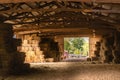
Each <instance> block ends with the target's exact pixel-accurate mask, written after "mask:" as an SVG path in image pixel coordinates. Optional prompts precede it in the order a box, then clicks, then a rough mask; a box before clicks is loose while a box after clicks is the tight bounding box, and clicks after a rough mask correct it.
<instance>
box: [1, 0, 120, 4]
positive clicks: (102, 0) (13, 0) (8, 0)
mask: <svg viewBox="0 0 120 80" xmlns="http://www.w3.org/2000/svg"><path fill="white" fill-rule="evenodd" d="M40 1H74V2H88V3H90V2H96V3H120V0H0V4H1V3H20V2H40Z"/></svg>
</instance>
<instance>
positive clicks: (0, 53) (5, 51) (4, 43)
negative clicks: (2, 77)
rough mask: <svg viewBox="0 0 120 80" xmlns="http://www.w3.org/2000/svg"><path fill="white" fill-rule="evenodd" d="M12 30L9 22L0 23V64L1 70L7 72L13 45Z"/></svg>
mask: <svg viewBox="0 0 120 80" xmlns="http://www.w3.org/2000/svg"><path fill="white" fill-rule="evenodd" d="M12 37H13V31H12V26H11V25H10V24H0V60H1V61H0V64H1V65H0V66H1V68H2V72H5V73H7V72H9V69H10V66H11V64H10V62H11V59H12V57H11V55H12V52H13V51H14V48H12V47H13V39H12Z"/></svg>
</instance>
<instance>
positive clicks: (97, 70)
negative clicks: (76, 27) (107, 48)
mask: <svg viewBox="0 0 120 80" xmlns="http://www.w3.org/2000/svg"><path fill="white" fill-rule="evenodd" d="M30 67H31V69H32V70H31V71H29V72H28V73H26V74H25V73H23V74H19V75H7V76H0V80H120V65H118V64H83V63H80V62H55V63H37V64H35V63H31V64H30ZM25 72H26V71H25Z"/></svg>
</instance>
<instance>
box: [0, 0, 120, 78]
mask: <svg viewBox="0 0 120 80" xmlns="http://www.w3.org/2000/svg"><path fill="white" fill-rule="evenodd" d="M119 10H120V0H0V73H1V74H2V75H6V74H9V73H10V74H12V73H14V72H15V73H18V72H19V73H20V72H21V71H25V72H27V71H28V72H29V70H28V69H30V66H31V65H32V66H33V67H35V66H36V65H41V66H45V67H44V68H46V70H48V66H47V67H46V65H48V64H49V66H52V67H53V66H56V65H58V66H67V65H68V66H69V67H70V65H75V66H76V67H77V68H78V67H79V66H81V67H82V68H85V66H82V65H83V64H94V65H99V66H98V67H100V66H102V65H103V66H105V67H106V68H107V67H108V68H109V69H110V68H112V69H113V70H114V71H116V72H117V74H120V73H119V72H118V71H119V70H120V68H118V67H119V63H120V11H119ZM66 37H70V38H71V37H88V38H89V51H88V55H87V56H86V58H85V60H83V61H81V59H79V60H78V61H74V60H73V62H74V63H71V62H67V61H66V60H65V59H64V57H66V56H63V55H64V53H65V50H64V38H66ZM76 64H80V65H79V66H78V65H76ZM81 64H82V65H81ZM105 64H107V65H105ZM113 64H118V65H115V66H114V65H113ZM68 66H67V67H66V68H67V69H68ZM89 67H90V68H92V70H94V69H95V68H96V66H91V65H89ZM113 67H114V68H113ZM41 69H42V70H43V68H41ZM54 69H55V68H54ZM101 69H103V70H104V69H105V68H103V67H102V68H101ZM109 69H108V70H109ZM116 69H117V70H116ZM46 70H45V71H41V72H42V73H44V72H46ZM61 70H63V71H64V69H61ZM87 70H88V71H89V69H88V68H87ZM92 70H91V71H92ZM48 71H49V70H48ZM55 71H57V69H55ZM36 72H37V71H36ZM41 72H40V73H41ZM53 72H54V70H53ZM68 72H72V71H68ZM116 72H115V74H116ZM42 73H41V75H47V74H48V73H47V74H45V73H44V74H42ZM57 74H58V73H57ZM60 74H62V72H60ZM101 74H102V72H101ZM106 74H107V72H106ZM88 76H93V75H90V73H89V74H88ZM106 76H107V75H106ZM108 76H110V75H108ZM41 77H42V76H41ZM83 77H85V76H84V75H82V78H83ZM116 77H117V78H116ZM116 77H115V76H114V78H115V79H108V78H107V79H108V80H119V79H120V77H118V76H117V75H116ZM2 78H3V77H1V80H7V79H2ZM48 78H50V76H49V77H47V79H48ZM55 78H58V77H55ZM61 78H62V76H61ZM66 78H68V76H66ZM82 78H81V79H80V80H88V78H86V79H82ZM47 79H46V78H43V79H41V80H47ZM94 79H95V78H94ZM94 79H91V80H94ZM8 80H9V79H8ZM11 80H12V79H11ZM19 80H23V79H19ZM26 80H27V79H26ZM28 80H39V79H28ZM51 80H64V79H54V78H53V79H51ZM69 80H79V79H78V78H74V79H71V78H70V79H69ZM89 80H90V79H89ZM95 80H97V79H95ZM100 80H104V79H102V78H101V79H100ZM105 80H106V79H105Z"/></svg>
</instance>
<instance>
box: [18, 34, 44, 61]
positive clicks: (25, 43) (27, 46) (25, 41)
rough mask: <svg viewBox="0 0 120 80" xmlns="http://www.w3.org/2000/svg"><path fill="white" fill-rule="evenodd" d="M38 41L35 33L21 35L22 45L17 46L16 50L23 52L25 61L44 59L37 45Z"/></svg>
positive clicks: (38, 38)
mask: <svg viewBox="0 0 120 80" xmlns="http://www.w3.org/2000/svg"><path fill="white" fill-rule="evenodd" d="M40 41H41V39H40V37H39V36H38V35H37V34H25V35H22V45H21V46H18V51H20V52H24V53H25V55H26V57H25V63H33V62H44V61H45V59H44V54H43V51H41V49H40V46H39V43H40Z"/></svg>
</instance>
